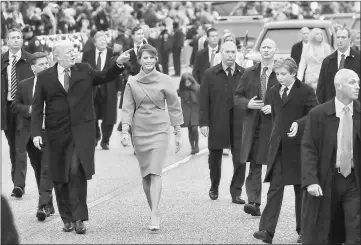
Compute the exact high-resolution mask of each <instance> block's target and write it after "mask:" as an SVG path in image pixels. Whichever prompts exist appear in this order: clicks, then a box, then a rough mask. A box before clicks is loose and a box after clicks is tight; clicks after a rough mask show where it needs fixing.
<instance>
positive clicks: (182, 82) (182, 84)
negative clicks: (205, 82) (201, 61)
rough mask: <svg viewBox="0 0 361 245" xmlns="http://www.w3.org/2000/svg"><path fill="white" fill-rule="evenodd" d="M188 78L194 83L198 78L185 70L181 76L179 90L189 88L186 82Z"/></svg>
mask: <svg viewBox="0 0 361 245" xmlns="http://www.w3.org/2000/svg"><path fill="white" fill-rule="evenodd" d="M187 80H191V82H192V83H196V82H197V81H196V79H195V78H194V77H193V75H192V73H190V72H185V73H183V74H182V76H181V80H180V82H179V91H184V90H186V89H187V87H186V85H185V83H186V81H187Z"/></svg>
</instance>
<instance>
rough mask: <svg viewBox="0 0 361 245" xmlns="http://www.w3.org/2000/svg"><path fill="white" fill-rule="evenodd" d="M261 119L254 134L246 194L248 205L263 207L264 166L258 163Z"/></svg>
mask: <svg viewBox="0 0 361 245" xmlns="http://www.w3.org/2000/svg"><path fill="white" fill-rule="evenodd" d="M260 120H261V117H259V121H258V124H257V127H256V129H255V132H254V136H253V142H252V147H251V152H250V157H251V161H250V164H249V171H248V176H247V179H246V193H247V196H248V203H257V204H259V205H261V194H262V164H263V163H259V162H256V159H257V156H258V148H259V133H260V125H261V122H260Z"/></svg>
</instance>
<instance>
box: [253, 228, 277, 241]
mask: <svg viewBox="0 0 361 245" xmlns="http://www.w3.org/2000/svg"><path fill="white" fill-rule="evenodd" d="M253 237H254V238H256V239H259V240H262V242H264V243H270V244H272V239H273V238H272V236H271V234H270V233H269V232H268V231H266V230H262V231H257V232H255V233H254V234H253Z"/></svg>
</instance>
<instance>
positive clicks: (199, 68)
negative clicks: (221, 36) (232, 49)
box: [192, 46, 220, 84]
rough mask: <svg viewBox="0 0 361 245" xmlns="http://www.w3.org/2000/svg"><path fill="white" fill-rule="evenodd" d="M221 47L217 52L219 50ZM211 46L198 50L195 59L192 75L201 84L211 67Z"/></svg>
mask: <svg viewBox="0 0 361 245" xmlns="http://www.w3.org/2000/svg"><path fill="white" fill-rule="evenodd" d="M219 47H220V46H218V50H217V53H218V52H219ZM208 53H209V48H208V46H207V47H206V48H204V49H201V50H198V51H197V53H196V56H195V59H194V65H193V70H192V75H193V77H194V78H195V79H196V81H197V82H198V83H199V84H202V81H203V75H204V72H205V71H206V70H207V69H208V68H209V67H211V65H210V63H209V54H208Z"/></svg>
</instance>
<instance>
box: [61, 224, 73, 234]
mask: <svg viewBox="0 0 361 245" xmlns="http://www.w3.org/2000/svg"><path fill="white" fill-rule="evenodd" d="M72 230H74V227H73V226H72V224H71V223H70V222H64V227H63V231H65V232H71V231H72Z"/></svg>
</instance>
